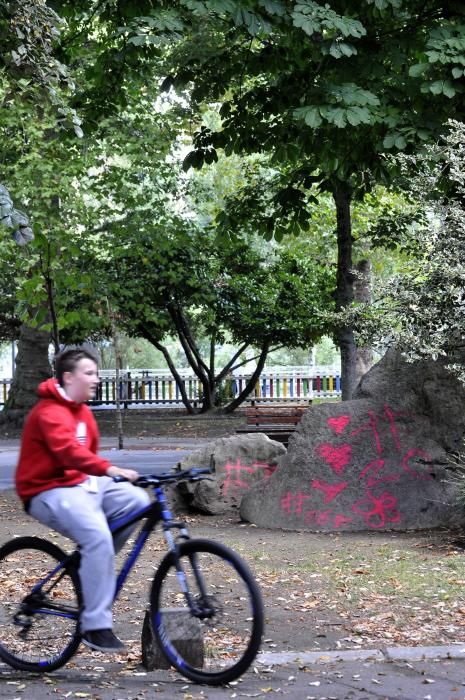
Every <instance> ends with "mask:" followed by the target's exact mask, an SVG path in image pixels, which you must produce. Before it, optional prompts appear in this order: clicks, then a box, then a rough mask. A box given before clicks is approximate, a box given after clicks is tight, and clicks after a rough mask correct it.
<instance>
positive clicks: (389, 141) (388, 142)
mask: <svg viewBox="0 0 465 700" xmlns="http://www.w3.org/2000/svg"><path fill="white" fill-rule="evenodd" d="M395 141H396V134H387V135H386V136H385V137H384V139H383V146H384V148H392V147H393V146H394V143H395Z"/></svg>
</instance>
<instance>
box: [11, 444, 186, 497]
mask: <svg viewBox="0 0 465 700" xmlns="http://www.w3.org/2000/svg"><path fill="white" fill-rule="evenodd" d="M192 451H193V450H192V449H179V448H178V449H166V450H163V449H137V450H134V449H133V450H117V449H105V450H101V451H100V452H99V454H100V455H101V456H102V457H104V458H105V459H108V460H109V461H110V462H111V463H112V464H115V465H116V466H117V467H127V468H130V469H136V470H137V471H138V472H139V473H140V474H162V473H163V472H165V471H168V470H169V469H170V468H171V467H174V466H176V464H177V463H178V462H180V461H181V460H182V459H183V458H184V457H186V456H187V455H188V454H190V453H191V452H192ZM17 460H18V450H17V449H12V450H5V451H1V452H0V491H2V490H5V489H11V488H13V485H14V473H15V468H16V462H17Z"/></svg>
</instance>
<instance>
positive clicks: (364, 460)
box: [240, 351, 465, 531]
mask: <svg viewBox="0 0 465 700" xmlns="http://www.w3.org/2000/svg"><path fill="white" fill-rule="evenodd" d="M464 433H465V389H464V387H463V386H462V384H460V383H459V382H458V381H457V379H456V378H455V377H454V376H453V375H452V374H450V373H449V372H447V371H446V370H445V369H444V367H443V366H442V365H441V364H440V363H439V362H432V361H431V362H418V363H415V364H407V363H406V362H405V361H403V360H402V358H401V357H400V356H399V355H398V354H397V353H395V352H393V351H390V352H388V353H387V355H386V356H385V357H384V358H383V360H381V362H379V363H378V364H377V365H376V366H375V367H373V368H372V369H371V370H370V371H369V372H368V373H367V374H366V375H365V376H364V378H363V379H362V381H361V382H360V385H359V387H358V389H357V392H356V395H355V398H354V400H352V401H347V402H344V403H338V404H328V403H327V404H320V405H318V406H311V407H310V408H309V409H308V411H307V412H306V414H305V415H304V417H303V419H302V421H301V423H300V424H299V426H298V429H297V431H296V433H294V435H293V436H291V438H290V441H289V448H288V453H287V455H286V456H285V457H284V458H283V459H282V460H281V462H280V464H279V467H278V468H277V470H276V471H275V472H274V474H273V475H272V476H271V477H270V479H269V480H267V481H266V482H263V483H261V484H259V485H257V486H256V487H254V489H252V490H250V491H248V492H247V493H246V494H245V495H244V498H243V500H242V504H241V509H240V512H241V516H242V517H243V518H244V519H245V520H248V521H250V522H252V523H256V524H257V525H261V526H264V527H273V528H275V527H279V528H288V529H307V530H326V531H340V530H386V529H402V530H404V529H421V528H431V527H437V526H443V525H445V526H450V525H456V524H459V523H463V521H464V513H463V512H462V510H461V509H459V508H457V507H452V506H453V504H454V496H455V488H454V486H453V485H452V482H451V481H450V480H449V478H448V477H449V475H450V469H451V464H450V453H451V452H454V451H457V450H459V449H460V448H461V447H462V443H463V437H464Z"/></svg>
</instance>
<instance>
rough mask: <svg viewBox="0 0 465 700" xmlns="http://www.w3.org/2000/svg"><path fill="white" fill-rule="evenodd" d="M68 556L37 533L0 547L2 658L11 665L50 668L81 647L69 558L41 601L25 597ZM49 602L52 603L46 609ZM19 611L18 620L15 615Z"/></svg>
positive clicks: (77, 594)
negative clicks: (28, 601)
mask: <svg viewBox="0 0 465 700" xmlns="http://www.w3.org/2000/svg"><path fill="white" fill-rule="evenodd" d="M66 556H67V555H66V554H65V552H63V551H62V550H61V549H60V548H59V547H57V546H56V545H54V544H52V543H51V542H48V541H47V540H44V539H41V538H40V537H18V538H16V539H14V540H11V541H10V542H7V543H6V544H4V545H3V546H2V547H1V548H0V658H1V659H2V660H3V661H5V662H6V663H7V664H8V665H9V666H12V667H13V668H15V669H18V670H20V671H31V672H36V673H45V672H47V671H54V670H55V669H57V668H60V667H61V666H63V665H64V664H65V663H66V662H67V661H68V660H69V659H70V658H71V657H72V656H73V654H74V653H75V652H76V651H77V649H78V647H79V644H80V641H81V635H80V633H79V612H80V609H81V606H82V594H81V585H80V580H79V574H78V571H77V568H76V566H74V565H73V563H72V562H69V563H68V564H67V565H66V566H65V567H64V569H61V572H60V573H57V574H56V575H55V576H54V577H52V578H51V579H50V580H49V581H48V582H47V584H46V585H47V590H46V592H45V593H43V597H42V598H41V599H40V602H39V600H38V599H36V600H35V601H34V602H32V601H31V604H30V605H29V604H25V602H24V599H25V596H27V595H29V594H30V593H31V591H32V588H33V586H34V585H35V584H36V583H37V582H39V581H40V580H42V579H43V578H44V576H46V575H47V574H48V573H49V572H51V571H52V570H53V569H54V568H55V567H56V566H57V565H58V564H59V563H60V562H62V561H63V560H64V559H66ZM44 588H45V586H44ZM47 592H48V595H47ZM48 604H49V605H51V606H55V609H51V608H49V609H47V607H46V606H47V605H48ZM40 605H42V609H41V608H40ZM38 606H39V607H38ZM65 606H66V610H65ZM60 607H61V608H62V610H61V612H60V610H59V609H58V608H60ZM19 611H21V621H20V622H18V621H15V619H14V617H15V615H17V613H18V612H19ZM25 611H26V612H25Z"/></svg>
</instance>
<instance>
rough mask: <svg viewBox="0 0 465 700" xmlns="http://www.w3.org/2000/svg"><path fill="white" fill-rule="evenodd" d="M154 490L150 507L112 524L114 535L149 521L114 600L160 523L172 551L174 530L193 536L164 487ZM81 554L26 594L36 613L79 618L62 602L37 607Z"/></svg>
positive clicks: (185, 536)
mask: <svg viewBox="0 0 465 700" xmlns="http://www.w3.org/2000/svg"><path fill="white" fill-rule="evenodd" d="M152 489H153V493H154V495H155V499H154V500H153V501H152V502H151V503H150V504H149V505H148V506H146V507H145V508H143V509H142V510H140V511H137V512H136V513H132V514H129V515H127V516H124V517H123V518H119V519H118V520H116V521H114V522H113V523H112V525H111V527H110V531H111V533H112V534H113V535H117V534H118V533H119V532H122V531H124V530H125V529H126V528H127V527H129V526H130V525H133V524H134V523H137V522H139V521H142V520H145V524H144V525H143V526H142V527H141V529H140V530H139V533H138V535H137V537H136V541H135V543H134V545H133V547H132V549H131V550H130V551H129V552H128V554H127V556H126V559H125V561H124V563H123V565H122V567H121V569H120V571H119V573H118V575H117V579H116V587H115V595H114V598H113V600H114V601H115V600H116V598H117V597H118V595H119V593H120V591H121V589H122V588H123V586H124V583H125V582H126V579H127V577H128V576H129V573H130V571H131V569H132V567H133V566H134V564H135V563H136V561H137V559H138V557H139V555H140V553H141V552H142V550H143V548H144V545H145V543H146V542H147V540H148V538H149V536H150V534H151V533H152V531H153V530H154V529H155V527H156V526H157V524H158V523H159V522H162V523H163V531H164V535H165V539H166V542H167V545H168V551H171V552H173V553H174V554H175V556H176V550H177V544H176V539H175V538H174V537H173V535H172V534H171V530H173V529H178V530H179V531H180V532H179V537H180V538H182V539H184V540H187V539H189V537H190V535H189V533H188V531H187V528H186V525H185V523H183V522H180V521H179V522H178V521H175V520H173V516H172V514H171V511H170V510H169V508H168V505H167V500H166V497H165V493H164V490H163V488H162V487H161V486H153V487H152ZM78 553H79V550H78V549H77V550H75V551H74V552H72V553H71V554H70V555H69V556H67V557H66V558H65V559H64V560H63V562H61V563H60V564H58V565H57V566H56V567H54V569H53V570H52V571H50V573H49V574H47V576H46V577H45V578H44V579H42V581H39V583H37V584H36V585H35V586H34V587H33V589H32V591H31V593H30V594H29V595H28V596H26V598H25V599H24V601H23V603H25V604H26V605H31V607H33V608H34V612H36V613H44V614H48V615H61V616H63V617H69V618H76V614H75V613H70V612H69V611H68V610H67V609H66V608H65V607H62V606H60V605H59V604H53V603H49V602H47V604H46V607H42V605H43V602H42V601H41V604H39V607H38V608H37V607H35V606H34V597H35V596H36V595H37V594H40V592H41V590H42V589H43V587H44V586H45V585H46V584H47V582H48V581H50V580H51V579H52V578H53V576H55V574H57V573H59V572H60V570H61V569H63V568H64V567H65V566H66V565H67V564H68V563H70V562H71V561H73V560H76V561H77V558H78ZM193 567H194V570H195V573H196V577H199V573H198V570H197V566H196V564H195V562H193ZM176 569H177V571H178V575H179V576H180V580H181V583H182V589H183V591H184V593H185V595H186V597H187V600H188V602H189V604H191V598H190V595H189V592H188V589H187V584H186V583H185V576H184V573H183V572H182V570H181V568H180V566H179V565H178V562H177V561H176ZM52 587H53V586H52ZM201 588H202V589H203V586H201Z"/></svg>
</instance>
